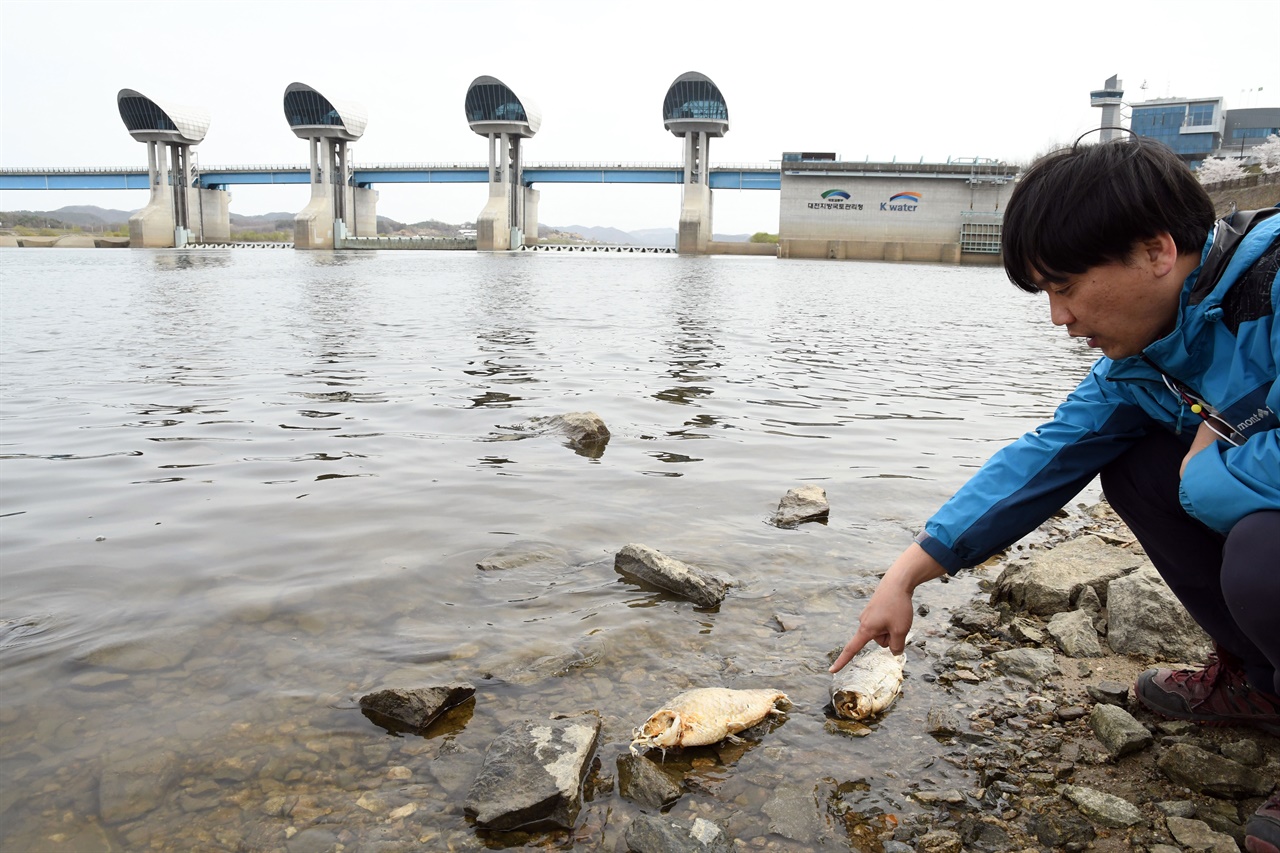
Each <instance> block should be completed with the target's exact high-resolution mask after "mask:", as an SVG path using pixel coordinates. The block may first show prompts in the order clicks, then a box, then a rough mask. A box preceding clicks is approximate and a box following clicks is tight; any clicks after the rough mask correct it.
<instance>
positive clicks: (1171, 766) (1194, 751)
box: [1156, 743, 1275, 799]
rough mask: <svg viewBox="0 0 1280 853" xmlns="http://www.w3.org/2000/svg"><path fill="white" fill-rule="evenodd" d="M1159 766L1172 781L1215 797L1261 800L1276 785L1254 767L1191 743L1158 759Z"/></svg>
mask: <svg viewBox="0 0 1280 853" xmlns="http://www.w3.org/2000/svg"><path fill="white" fill-rule="evenodd" d="M1156 767H1158V768H1159V769H1160V772H1161V773H1163V774H1164V775H1165V776H1166V777H1168V778H1169V780H1170V781H1172V782H1175V783H1177V784H1179V785H1185V786H1186V787H1188V788H1190V789H1191V790H1193V791H1196V792H1197V793H1201V794H1210V795H1212V796H1215V797H1225V798H1232V799H1240V798H1242V797H1261V796H1264V795H1266V794H1268V793H1270V792H1271V788H1272V786H1273V785H1274V784H1275V781H1274V780H1267V779H1264V778H1263V775H1262V774H1261V773H1259V772H1258V771H1256V770H1254V769H1253V768H1251V767H1246V766H1245V765H1243V764H1241V763H1239V762H1238V761H1232V760H1231V759H1230V758H1224V757H1223V756H1221V755H1215V754H1213V753H1212V752H1208V751H1207V750H1203V749H1201V748H1200V747H1198V746H1192V745H1191V744H1189V743H1178V744H1174V745H1173V746H1172V747H1170V748H1169V749H1167V750H1166V751H1165V752H1164V754H1163V755H1161V756H1160V757H1159V758H1158V759H1156Z"/></svg>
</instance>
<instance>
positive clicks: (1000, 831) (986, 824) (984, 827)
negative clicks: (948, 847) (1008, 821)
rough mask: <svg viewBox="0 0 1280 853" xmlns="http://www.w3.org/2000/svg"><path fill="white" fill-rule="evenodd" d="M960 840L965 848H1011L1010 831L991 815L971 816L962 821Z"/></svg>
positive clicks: (994, 849) (982, 849)
mask: <svg viewBox="0 0 1280 853" xmlns="http://www.w3.org/2000/svg"><path fill="white" fill-rule="evenodd" d="M960 840H961V841H962V842H963V843H964V849H965V850H976V851H1004V850H1009V849H1011V843H1010V838H1009V831H1008V830H1007V829H1006V828H1005V827H1004V826H1003V825H1001V823H1000V822H999V821H997V820H996V819H994V818H990V817H969V818H965V819H964V820H963V821H961V822H960Z"/></svg>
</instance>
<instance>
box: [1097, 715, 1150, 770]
mask: <svg viewBox="0 0 1280 853" xmlns="http://www.w3.org/2000/svg"><path fill="white" fill-rule="evenodd" d="M1089 726H1090V727H1091V728H1092V729H1093V733H1094V735H1095V736H1096V737H1097V738H1098V740H1099V741H1100V742H1101V743H1102V745H1103V746H1104V747H1106V749H1107V752H1108V753H1110V754H1111V757H1112V758H1119V757H1121V756H1122V755H1128V754H1129V753H1131V752H1138V751H1140V750H1143V749H1146V748H1147V747H1149V746H1151V744H1152V742H1153V740H1154V739H1153V738H1152V737H1151V732H1149V731H1147V728H1146V726H1144V725H1142V723H1139V722H1138V721H1137V720H1135V719H1134V718H1133V715H1131V714H1130V713H1129V712H1128V711H1126V710H1125V709H1123V708H1120V707H1118V706H1116V705H1094V706H1093V713H1091V714H1090V715H1089Z"/></svg>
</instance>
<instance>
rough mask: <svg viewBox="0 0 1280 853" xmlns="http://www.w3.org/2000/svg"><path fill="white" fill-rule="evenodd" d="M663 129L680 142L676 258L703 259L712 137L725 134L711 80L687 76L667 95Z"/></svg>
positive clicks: (725, 113)
mask: <svg viewBox="0 0 1280 853" xmlns="http://www.w3.org/2000/svg"><path fill="white" fill-rule="evenodd" d="M662 121H663V125H664V126H665V127H666V129H667V130H669V131H671V133H672V134H674V135H675V136H677V137H681V138H683V140H684V177H683V181H682V185H683V188H682V192H681V197H680V223H679V227H678V229H677V231H678V234H677V237H676V249H677V251H678V252H679V253H680V254H682V255H705V254H706V253H707V250H708V248H710V244H711V235H712V230H711V168H710V159H709V157H708V146H709V145H710V141H711V138H712V137H715V136H724V135H725V133H727V132H728V131H729V107H728V105H727V104H726V103H725V100H724V96H723V95H721V94H720V90H719V89H718V88H717V87H716V84H715V83H713V82H711V79H710V78H708V77H707V76H706V75H704V74H699V73H698V72H696V71H690V72H688V73H686V74H681V75H680V76H679V77H677V78H676V79H675V82H673V83H672V84H671V87H670V88H669V89H668V90H667V96H666V98H665V99H663V103H662Z"/></svg>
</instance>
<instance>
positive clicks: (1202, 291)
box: [1190, 207, 1280, 305]
mask: <svg viewBox="0 0 1280 853" xmlns="http://www.w3.org/2000/svg"><path fill="white" fill-rule="evenodd" d="M1276 214H1280V207H1266V208H1263V209H1261V210H1240V211H1235V210H1233V211H1232V212H1231V213H1228V214H1227V215H1226V216H1224V217H1222V218H1221V219H1219V220H1218V222H1217V224H1216V225H1215V226H1214V229H1213V245H1212V246H1210V247H1209V254H1208V255H1206V256H1205V259H1204V263H1202V264H1200V275H1199V276H1198V277H1197V278H1196V283H1195V286H1194V287H1193V288H1192V289H1191V297H1190V302H1191V304H1192V305H1197V304H1199V303H1200V302H1201V301H1203V300H1204V298H1205V297H1206V296H1208V295H1209V294H1210V292H1212V291H1213V288H1214V287H1215V286H1216V285H1217V284H1218V280H1219V279H1221V278H1222V273H1223V272H1224V271H1226V269H1227V264H1228V263H1230V262H1231V256H1232V255H1234V254H1235V252H1236V247H1238V246H1239V245H1240V241H1241V240H1243V239H1244V235H1245V234H1247V233H1248V232H1249V229H1251V228H1253V227H1254V226H1255V225H1257V224H1258V223H1259V222H1262V221H1263V220H1266V219H1270V218H1271V217H1272V216H1275V215H1276Z"/></svg>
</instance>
